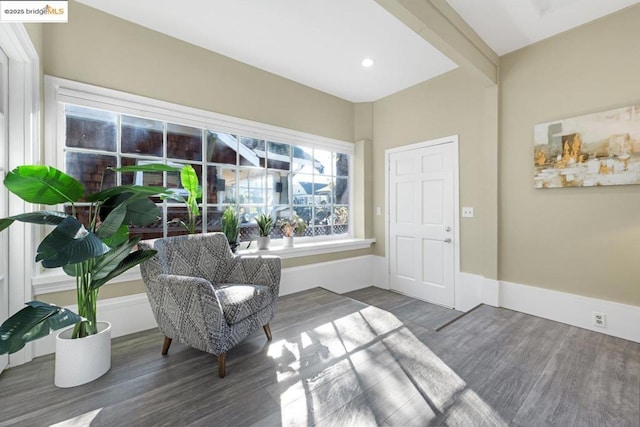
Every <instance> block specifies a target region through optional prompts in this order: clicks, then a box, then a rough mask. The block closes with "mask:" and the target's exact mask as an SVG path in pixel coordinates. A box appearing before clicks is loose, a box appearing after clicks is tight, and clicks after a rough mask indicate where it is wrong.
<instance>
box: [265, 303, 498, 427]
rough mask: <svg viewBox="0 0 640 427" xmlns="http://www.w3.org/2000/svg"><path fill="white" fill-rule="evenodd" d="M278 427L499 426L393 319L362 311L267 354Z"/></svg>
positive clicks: (279, 343)
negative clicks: (272, 364) (273, 380)
mask: <svg viewBox="0 0 640 427" xmlns="http://www.w3.org/2000/svg"><path fill="white" fill-rule="evenodd" d="M268 355H269V356H270V357H272V358H273V359H274V361H275V362H276V363H277V380H278V383H277V384H274V385H272V386H270V387H268V389H267V390H268V391H269V393H270V394H271V395H272V396H273V397H274V399H276V401H279V402H280V408H281V411H280V423H281V425H283V426H284V425H316V424H321V425H324V424H326V425H354V424H357V425H381V424H383V423H386V424H389V425H408V424H420V425H425V424H448V425H491V426H501V425H506V423H505V421H504V420H502V419H501V417H500V416H499V415H498V414H497V413H496V412H495V411H494V410H493V409H492V408H491V406H489V405H488V404H487V403H486V402H485V401H484V400H483V399H482V398H481V397H480V396H479V395H478V394H477V393H476V392H475V391H474V390H472V389H470V388H469V387H468V386H467V384H466V383H465V382H464V381H463V380H462V379H461V378H460V377H459V376H458V375H457V374H456V372H455V371H453V370H452V369H451V368H450V367H449V366H447V364H446V363H444V362H443V361H442V360H441V359H440V358H439V357H438V356H437V355H436V354H435V353H434V352H433V351H431V349H429V347H428V346H426V345H425V344H424V343H423V342H421V341H420V340H419V339H418V338H416V336H415V335H414V333H413V332H412V331H411V330H410V328H409V327H407V326H405V325H404V324H403V323H402V322H401V321H400V320H398V318H396V317H395V316H394V315H393V314H391V313H389V312H387V311H385V310H382V309H379V308H376V307H371V306H369V307H366V308H363V309H361V310H359V311H357V312H354V313H351V314H349V315H347V316H344V317H341V318H339V319H336V320H333V321H331V322H327V323H325V324H323V325H320V326H318V327H316V328H313V329H311V330H307V331H305V332H302V333H301V334H300V335H299V336H297V337H296V339H294V340H291V339H289V340H281V341H276V342H273V343H272V344H271V345H270V346H269V350H268Z"/></svg>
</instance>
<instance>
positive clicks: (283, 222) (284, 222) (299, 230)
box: [279, 212, 307, 248]
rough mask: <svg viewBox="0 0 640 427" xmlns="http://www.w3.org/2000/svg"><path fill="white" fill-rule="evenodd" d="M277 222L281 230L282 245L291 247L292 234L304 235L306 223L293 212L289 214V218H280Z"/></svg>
mask: <svg viewBox="0 0 640 427" xmlns="http://www.w3.org/2000/svg"><path fill="white" fill-rule="evenodd" d="M279 224H280V231H281V232H282V240H283V244H282V246H283V247H285V248H292V247H293V236H294V235H298V236H302V235H304V231H305V230H306V229H307V223H306V222H304V220H303V219H302V218H300V217H299V216H298V215H296V213H295V212H294V213H293V215H291V218H282V219H280V221H279Z"/></svg>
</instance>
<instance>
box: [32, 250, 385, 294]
mask: <svg viewBox="0 0 640 427" xmlns="http://www.w3.org/2000/svg"><path fill="white" fill-rule="evenodd" d="M375 242H376V239H355V238H353V239H330V240H323V241H319V242H318V241H312V240H309V239H303V238H302V239H300V242H299V243H298V242H296V241H295V240H294V247H293V248H285V247H283V246H282V241H281V240H274V241H272V242H271V245H270V247H269V249H267V250H258V249H243V250H239V251H238V254H239V255H276V256H279V257H281V258H282V259H288V258H300V257H306V256H313V255H322V254H328V253H335V252H344V251H353V250H358V249H367V248H369V247H371V245H372V244H373V243H375ZM252 246H255V243H252ZM141 279H142V277H141V275H140V269H139V268H138V267H134V268H132V269H131V270H129V271H127V272H126V273H124V274H122V275H120V276H118V277H116V278H115V279H113V280H111V281H110V282H109V283H123V282H130V281H133V280H141ZM31 285H32V288H33V294H34V295H44V294H50V293H54V292H63V291H70V290H75V288H76V285H75V279H74V278H73V277H70V276H67V275H66V274H64V272H63V271H62V270H61V269H55V270H45V271H43V272H42V273H40V274H39V275H37V276H35V277H34V278H33V279H32V280H31Z"/></svg>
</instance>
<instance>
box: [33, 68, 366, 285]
mask: <svg viewBox="0 0 640 427" xmlns="http://www.w3.org/2000/svg"><path fill="white" fill-rule="evenodd" d="M44 92H45V118H46V120H45V133H44V137H45V152H44V158H45V163H46V164H48V165H52V166H54V167H58V168H62V167H63V165H64V144H65V138H66V135H65V133H66V123H65V111H64V107H65V104H74V105H79V106H82V107H88V108H95V109H100V110H106V111H114V112H117V113H121V114H127V115H133V116H139V117H145V118H150V119H155V120H159V121H166V122H170V123H175V124H180V125H186V126H192V127H197V128H206V129H211V130H215V131H220V132H226V133H229V134H233V135H241V136H245V137H251V138H256V139H263V140H268V141H275V142H280V143H289V144H292V145H297V146H302V147H308V148H314V149H321V150H326V151H333V152H340V153H345V154H348V155H349V207H350V211H351V212H350V215H349V223H348V229H349V232H348V237H347V238H345V236H344V235H329V236H323V237H319V236H318V237H304V238H300V239H299V240H298V239H297V240H296V242H297V243H296V247H295V248H293V249H288V248H282V247H281V246H280V245H279V244H280V242H279V241H278V240H276V241H274V242H272V246H273V247H272V248H271V249H270V252H272V253H274V254H277V255H279V256H281V257H283V258H294V257H303V256H310V255H318V254H324V253H331V252H338V251H347V250H355V249H364V248H368V247H370V245H371V244H372V243H373V242H374V241H375V239H356V238H354V237H353V233H354V214H353V210H354V205H353V203H354V181H355V174H354V169H353V168H354V152H355V145H354V144H353V143H351V142H346V141H340V140H337V139H332V138H328V137H323V136H318V135H313V134H310V133H306V132H300V131H296V130H291V129H286V128H282V127H278V126H273V125H268V124H265V123H260V122H255V121H251V120H246V119H241V118H237V117H232V116H227V115H224V114H219V113H213V112H210V111H205V110H201V109H197V108H192V107H186V106H183V105H178V104H173V103H170V102H166V101H160V100H157V99H153V98H148V97H144V96H139V95H134V94H130V93H126V92H121V91H116V90H113V89H107V88H102V87H98V86H94V85H90V84H86V83H80V82H76V81H72V80H67V79H62V78H58V77H53V76H48V75H45V76H44ZM298 242H299V243H298ZM241 246H244V245H243V244H241ZM253 251H254V250H248V251H247V250H244V251H242V250H241V251H240V253H245V252H253ZM139 278H140V273H139V270H138V269H132V270H131V271H130V272H129V273H128V274H127V273H125V274H124V275H122V276H119V277H118V278H116V279H114V280H113V281H112V282H113V283H118V282H125V281H130V280H136V279H139ZM70 279H71V278H69V277H67V276H64V273H62V272H60V271H56V270H54V271H50V270H44V269H41V270H40V271H39V273H38V274H37V276H36V277H35V278H34V280H33V283H34V288H35V289H37V293H38V294H44V293H50V292H59V291H63V290H69V289H74V286H75V285H74V284H73V283H72V280H70Z"/></svg>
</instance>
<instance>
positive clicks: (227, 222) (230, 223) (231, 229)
mask: <svg viewBox="0 0 640 427" xmlns="http://www.w3.org/2000/svg"><path fill="white" fill-rule="evenodd" d="M222 232H223V233H224V235H225V236H226V237H227V241H228V242H229V247H230V248H231V252H233V253H235V252H236V250H237V249H238V245H240V243H239V242H238V234H240V224H239V221H238V215H236V211H235V210H234V209H233V208H232V207H231V206H229V207H228V208H227V209H225V211H224V213H223V214H222Z"/></svg>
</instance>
